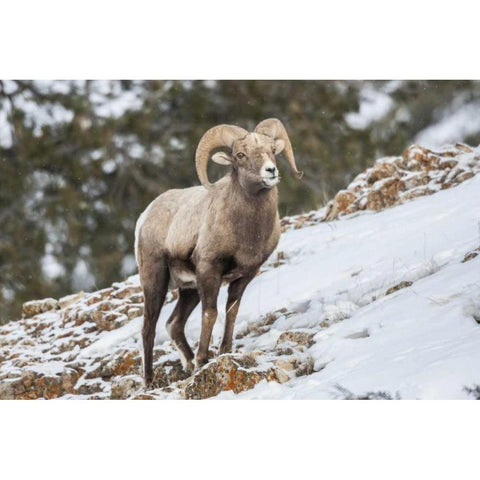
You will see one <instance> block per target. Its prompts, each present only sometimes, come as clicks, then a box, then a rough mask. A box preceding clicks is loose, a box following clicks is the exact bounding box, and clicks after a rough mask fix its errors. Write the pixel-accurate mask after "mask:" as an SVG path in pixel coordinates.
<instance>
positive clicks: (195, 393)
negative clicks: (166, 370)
mask: <svg viewBox="0 0 480 480" xmlns="http://www.w3.org/2000/svg"><path fill="white" fill-rule="evenodd" d="M252 360H253V362H254V363H255V364H256V361H255V360H254V358H253V357H252V356H235V355H221V356H220V357H218V359H216V360H214V361H211V362H209V363H208V364H207V365H205V367H203V368H202V369H201V370H200V371H199V372H198V373H197V374H196V375H194V376H193V378H192V380H191V381H190V382H189V383H188V384H187V386H186V388H185V393H184V394H185V398H188V399H202V398H209V397H214V396H215V395H218V394H219V393H220V392H222V391H229V390H231V391H233V392H234V393H239V392H243V391H245V390H249V389H251V388H253V387H254V386H255V385H256V384H257V383H259V382H261V381H262V380H267V381H272V380H276V379H277V378H276V376H275V372H274V370H273V369H272V368H269V369H267V370H259V369H256V368H255V366H252ZM245 365H249V366H245Z"/></svg>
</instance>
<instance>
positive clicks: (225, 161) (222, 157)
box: [212, 152, 232, 165]
mask: <svg viewBox="0 0 480 480" xmlns="http://www.w3.org/2000/svg"><path fill="white" fill-rule="evenodd" d="M212 160H213V161H214V162H215V163H218V164H219V165H231V163H232V157H231V156H230V155H229V154H228V153H225V152H218V153H216V154H215V155H213V157H212Z"/></svg>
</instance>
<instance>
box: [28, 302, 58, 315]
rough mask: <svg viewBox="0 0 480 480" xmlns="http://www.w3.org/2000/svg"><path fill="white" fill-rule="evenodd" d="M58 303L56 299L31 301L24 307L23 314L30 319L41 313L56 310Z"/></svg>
mask: <svg viewBox="0 0 480 480" xmlns="http://www.w3.org/2000/svg"><path fill="white" fill-rule="evenodd" d="M57 308H58V302H57V300H55V299H54V298H44V299H43V300H31V301H30V302H26V303H24V304H23V305H22V313H23V315H24V317H27V318H30V317H33V316H34V315H38V314H40V313H45V312H48V311H50V310H56V309H57Z"/></svg>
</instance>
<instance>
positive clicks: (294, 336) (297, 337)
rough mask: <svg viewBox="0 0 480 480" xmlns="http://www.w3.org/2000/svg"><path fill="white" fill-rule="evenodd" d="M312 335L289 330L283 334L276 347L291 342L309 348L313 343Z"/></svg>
mask: <svg viewBox="0 0 480 480" xmlns="http://www.w3.org/2000/svg"><path fill="white" fill-rule="evenodd" d="M314 335H315V334H314V333H311V332H303V331H300V330H289V331H288V332H283V333H282V334H281V335H280V336H279V337H278V340H277V345H281V344H282V343H286V342H293V343H296V344H297V345H302V346H304V347H307V348H309V347H311V346H312V345H313V344H314V343H315V342H314V341H313V337H314Z"/></svg>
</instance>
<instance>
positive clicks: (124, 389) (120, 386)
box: [110, 375, 143, 400]
mask: <svg viewBox="0 0 480 480" xmlns="http://www.w3.org/2000/svg"><path fill="white" fill-rule="evenodd" d="M142 387H143V380H142V377H140V376H138V375H130V376H127V377H121V378H119V379H116V380H115V381H114V382H113V384H112V393H111V396H110V398H111V399H112V400H121V399H125V398H129V397H131V396H132V395H133V394H134V393H136V392H138V391H139V390H140V389H141V388H142Z"/></svg>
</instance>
